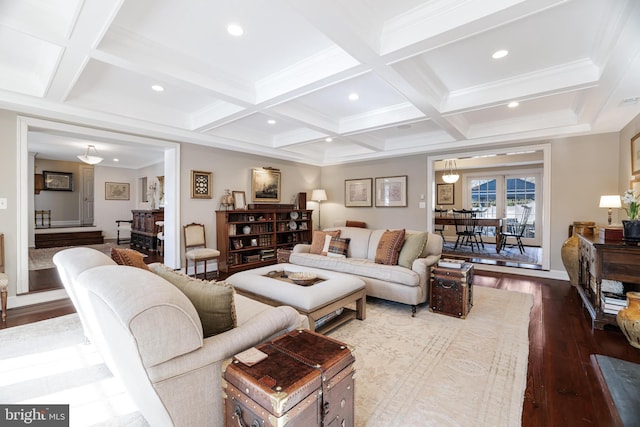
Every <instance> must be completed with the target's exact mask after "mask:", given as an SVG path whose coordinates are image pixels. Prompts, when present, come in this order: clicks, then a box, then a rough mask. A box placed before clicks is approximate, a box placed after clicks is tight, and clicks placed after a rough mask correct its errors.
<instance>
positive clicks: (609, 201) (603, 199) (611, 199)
mask: <svg viewBox="0 0 640 427" xmlns="http://www.w3.org/2000/svg"><path fill="white" fill-rule="evenodd" d="M600 207H601V208H609V211H608V218H607V223H608V224H609V225H611V210H612V209H613V208H616V209H620V208H621V207H622V204H621V202H620V196H618V195H613V196H611V195H609V196H600Z"/></svg>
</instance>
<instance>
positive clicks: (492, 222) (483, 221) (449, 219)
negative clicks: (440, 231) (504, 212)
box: [434, 213, 507, 253]
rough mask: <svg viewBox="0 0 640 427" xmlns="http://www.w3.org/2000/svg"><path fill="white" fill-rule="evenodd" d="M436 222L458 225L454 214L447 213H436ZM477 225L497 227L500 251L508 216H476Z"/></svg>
mask: <svg viewBox="0 0 640 427" xmlns="http://www.w3.org/2000/svg"><path fill="white" fill-rule="evenodd" d="M434 215H435V216H434V223H435V224H436V225H454V226H455V225H456V222H455V218H454V217H453V214H445V215H441V214H438V213H435V214H434ZM476 221H477V223H476V225H477V226H478V227H493V228H494V229H495V235H496V252H497V253H500V248H501V247H502V245H501V244H500V243H501V242H502V239H503V238H504V236H503V235H502V230H503V226H504V225H505V224H506V223H507V218H485V217H479V218H476Z"/></svg>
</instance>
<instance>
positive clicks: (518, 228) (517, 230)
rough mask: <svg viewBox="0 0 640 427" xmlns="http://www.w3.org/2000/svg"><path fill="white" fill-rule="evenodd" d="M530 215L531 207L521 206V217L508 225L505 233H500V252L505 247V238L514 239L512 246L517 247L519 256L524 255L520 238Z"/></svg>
mask: <svg viewBox="0 0 640 427" xmlns="http://www.w3.org/2000/svg"><path fill="white" fill-rule="evenodd" d="M530 214H531V206H526V205H524V206H522V217H521V218H520V220H518V221H517V222H515V223H513V224H510V225H509V226H508V227H507V231H505V232H503V233H502V241H501V245H500V250H503V249H504V248H505V246H506V245H507V238H508V237H512V238H514V239H516V244H515V245H512V246H516V245H517V246H518V249H519V250H520V253H521V254H524V252H525V249H524V245H523V244H522V236H523V235H524V232H525V230H526V229H527V224H528V223H529V215H530Z"/></svg>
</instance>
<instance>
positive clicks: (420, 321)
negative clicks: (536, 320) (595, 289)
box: [0, 287, 533, 427]
mask: <svg viewBox="0 0 640 427" xmlns="http://www.w3.org/2000/svg"><path fill="white" fill-rule="evenodd" d="M474 294H475V295H474V306H473V308H472V309H471V312H470V313H469V315H468V317H467V318H466V319H457V318H453V317H449V316H444V315H440V314H434V313H430V312H429V311H428V309H427V308H426V307H424V306H422V307H420V308H419V309H418V313H417V314H416V317H414V318H412V317H411V315H410V312H411V310H410V309H409V307H408V306H406V305H403V304H395V303H392V302H388V301H383V300H378V299H373V298H371V299H369V300H368V302H367V318H366V320H364V321H358V320H353V321H351V322H349V323H347V324H345V325H343V326H341V327H340V328H338V329H336V330H334V331H333V332H332V333H331V334H330V335H331V336H332V337H333V338H336V339H339V340H341V341H344V342H346V343H348V344H349V345H350V346H353V348H354V349H355V356H356V389H355V390H356V417H355V418H356V426H385V427H388V426H472V425H473V426H492V427H493V426H519V425H520V420H521V416H522V402H523V398H524V390H525V386H526V374H527V360H528V352H529V343H528V324H529V313H530V310H531V307H532V305H533V297H532V296H531V295H529V294H523V293H517V292H511V291H504V290H497V289H492V288H483V287H475V288H474ZM83 340H84V339H83V335H82V328H81V325H80V323H79V320H78V317H77V315H75V314H72V315H67V316H63V317H59V318H55V319H50V320H46V321H43V322H38V323H33V324H29V325H24V326H18V327H14V328H8V329H4V330H0V342H1V343H2V351H1V352H0V354H1V356H0V402H3V403H67V404H70V405H71V417H70V418H71V420H70V421H71V425H72V426H85V425H96V426H146V425H147V423H146V421H145V420H144V418H142V416H141V415H140V413H139V412H137V410H136V408H135V405H134V404H133V403H132V401H131V399H130V398H129V396H128V395H127V393H126V391H125V390H124V388H123V386H122V384H121V383H120V382H119V381H118V380H117V379H116V378H114V377H113V376H112V375H111V373H110V372H109V370H108V368H107V367H106V366H105V365H104V363H103V362H102V360H101V358H100V357H99V355H98V354H97V353H96V351H95V349H94V347H93V346H92V345H91V344H85V343H84V342H83Z"/></svg>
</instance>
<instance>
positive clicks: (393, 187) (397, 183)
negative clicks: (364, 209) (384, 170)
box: [376, 175, 407, 208]
mask: <svg viewBox="0 0 640 427" xmlns="http://www.w3.org/2000/svg"><path fill="white" fill-rule="evenodd" d="M403 206H407V175H402V176H385V177H381V178H376V207H384V208H387V207H403Z"/></svg>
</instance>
